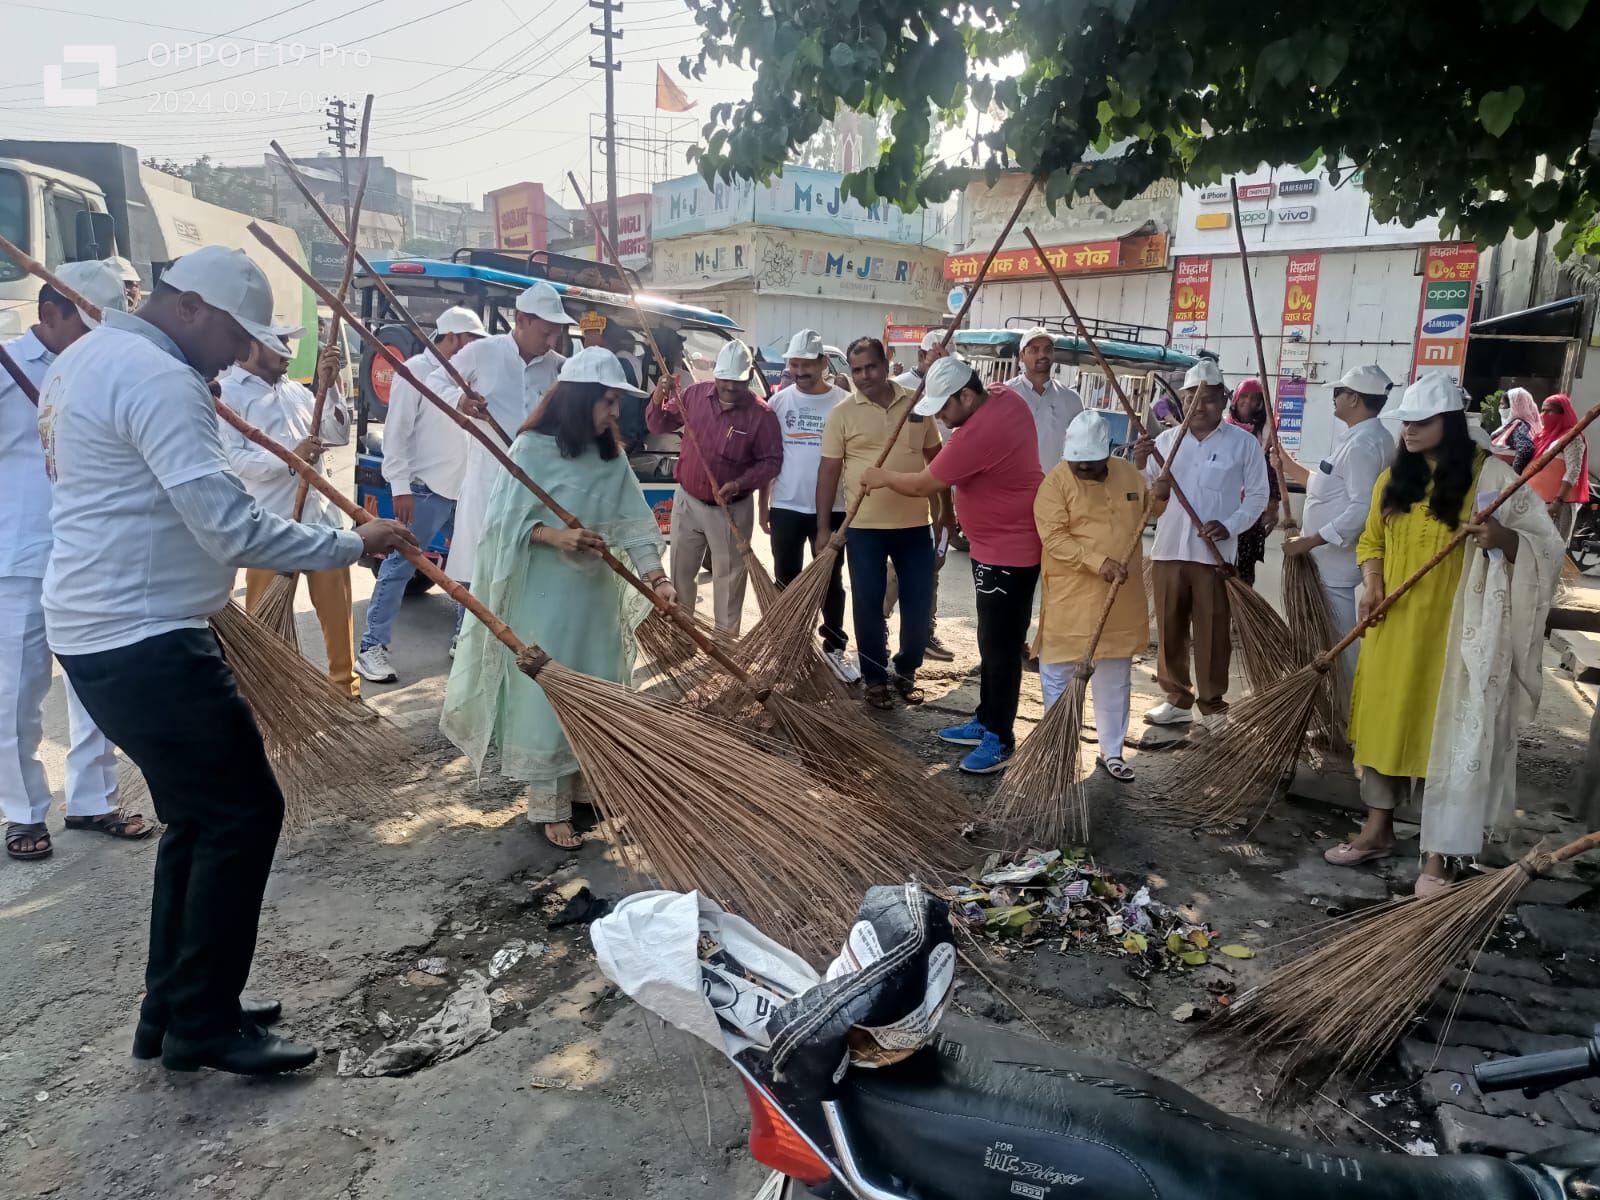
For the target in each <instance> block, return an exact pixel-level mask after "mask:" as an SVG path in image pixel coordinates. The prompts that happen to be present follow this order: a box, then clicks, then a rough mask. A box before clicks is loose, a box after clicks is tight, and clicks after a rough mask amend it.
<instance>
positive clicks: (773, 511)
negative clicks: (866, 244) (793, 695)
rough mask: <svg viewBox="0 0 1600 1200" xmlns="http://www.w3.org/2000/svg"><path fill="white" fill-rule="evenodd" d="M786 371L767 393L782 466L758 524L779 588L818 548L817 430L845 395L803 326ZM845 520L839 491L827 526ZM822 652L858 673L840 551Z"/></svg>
mask: <svg viewBox="0 0 1600 1200" xmlns="http://www.w3.org/2000/svg"><path fill="white" fill-rule="evenodd" d="M786 357H787V359H788V366H789V374H790V375H791V376H792V377H793V378H794V382H793V383H792V384H790V385H789V386H788V387H786V388H784V389H783V390H782V391H780V392H778V393H777V394H776V395H774V396H773V397H772V400H771V402H770V403H769V407H770V408H771V409H772V412H773V415H774V416H776V417H777V418H778V428H779V429H780V430H781V431H782V435H783V466H782V467H780V468H779V469H778V477H777V478H776V479H774V480H772V481H771V482H769V483H767V484H764V485H763V486H762V488H761V528H762V531H763V532H765V533H766V534H767V535H768V536H769V537H771V538H772V575H773V578H774V579H775V580H776V581H777V584H778V586H779V587H780V588H782V587H786V586H788V584H789V582H790V580H792V579H794V577H795V576H796V575H798V574H800V569H801V567H803V566H804V565H805V553H806V548H807V547H808V546H810V547H811V548H812V554H813V556H815V553H816V547H815V543H814V541H813V539H814V538H815V537H816V535H817V472H818V471H819V470H820V468H821V467H822V427H823V426H824V425H826V424H827V423H828V414H829V413H831V412H832V411H833V410H834V408H835V407H837V406H838V404H839V403H840V401H842V400H844V399H845V398H846V397H848V396H849V395H850V393H849V392H847V391H845V390H844V389H843V388H841V387H836V386H834V384H833V383H832V382H831V381H830V380H829V378H828V375H829V371H828V356H827V354H826V352H825V351H824V350H823V348H822V335H821V334H820V333H818V332H817V331H816V330H815V329H802V330H801V331H800V332H799V333H797V334H795V335H794V337H793V338H791V339H790V341H789V350H788V353H787V355H786ZM843 524H844V488H843V487H841V488H840V489H839V492H838V495H837V496H836V498H835V499H834V502H833V514H832V516H831V518H830V521H829V528H831V529H837V528H839V526H840V525H843ZM817 632H818V633H819V634H820V635H821V637H822V653H823V657H824V658H826V659H827V660H828V665H829V666H830V667H832V668H833V672H834V674H835V675H837V676H838V677H839V678H840V679H842V680H843V681H844V682H845V683H854V682H856V681H857V680H858V679H860V678H861V672H860V671H858V670H857V669H856V668H855V667H854V666H853V665H852V664H851V663H849V662H848V661H846V659H845V656H844V649H845V647H846V646H847V645H849V643H850V639H849V638H848V637H846V636H845V632H844V555H842V554H841V555H839V556H838V559H837V561H836V562H835V563H834V564H833V578H832V579H831V580H829V582H828V594H827V596H826V597H825V598H824V599H823V602H822V627H821V628H820V629H819V630H818V631H817Z"/></svg>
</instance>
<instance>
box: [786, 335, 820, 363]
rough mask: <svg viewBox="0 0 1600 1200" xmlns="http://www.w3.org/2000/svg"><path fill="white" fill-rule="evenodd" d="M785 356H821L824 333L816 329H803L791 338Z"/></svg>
mask: <svg viewBox="0 0 1600 1200" xmlns="http://www.w3.org/2000/svg"><path fill="white" fill-rule="evenodd" d="M784 357H785V358H821V357H822V335H821V334H820V333H818V332H817V331H816V330H815V329H802V330H801V331H800V332H799V333H797V334H795V335H794V336H793V337H792V338H790V339H789V349H788V350H787V351H786V352H785V353H784Z"/></svg>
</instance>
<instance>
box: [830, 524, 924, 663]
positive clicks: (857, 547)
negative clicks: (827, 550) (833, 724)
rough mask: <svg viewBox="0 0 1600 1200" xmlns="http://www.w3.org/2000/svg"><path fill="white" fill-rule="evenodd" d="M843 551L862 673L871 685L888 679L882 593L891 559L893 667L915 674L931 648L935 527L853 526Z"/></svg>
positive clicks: (887, 638)
mask: <svg viewBox="0 0 1600 1200" xmlns="http://www.w3.org/2000/svg"><path fill="white" fill-rule="evenodd" d="M844 549H845V557H846V558H847V559H848V561H849V563H850V605H851V611H852V614H853V615H854V617H855V626H856V649H857V651H858V652H859V653H860V656H861V677H862V678H863V679H864V680H865V681H866V683H867V684H868V686H871V685H872V684H877V683H887V682H888V681H889V623H888V622H887V621H886V620H885V619H884V616H883V596H884V591H885V590H886V589H887V587H888V583H889V563H891V562H892V563H894V573H895V575H896V576H897V577H898V578H899V581H900V653H899V654H896V655H895V656H894V664H893V665H894V670H895V673H896V674H897V675H903V676H905V677H906V678H908V679H910V678H912V677H914V676H915V675H916V673H917V668H918V667H920V666H922V654H923V651H925V650H926V649H927V648H928V622H929V619H930V618H931V617H932V616H933V532H932V530H930V529H929V527H928V526H926V525H918V526H915V527H913V528H911V529H851V530H849V531H848V532H847V533H846V534H845V542H844Z"/></svg>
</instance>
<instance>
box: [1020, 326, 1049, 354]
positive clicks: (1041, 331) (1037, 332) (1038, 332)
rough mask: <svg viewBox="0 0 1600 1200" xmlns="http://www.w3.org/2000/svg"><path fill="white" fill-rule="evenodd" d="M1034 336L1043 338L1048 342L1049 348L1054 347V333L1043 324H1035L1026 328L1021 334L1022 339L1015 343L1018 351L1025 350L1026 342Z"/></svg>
mask: <svg viewBox="0 0 1600 1200" xmlns="http://www.w3.org/2000/svg"><path fill="white" fill-rule="evenodd" d="M1035 338H1044V339H1045V341H1047V342H1049V343H1050V346H1051V349H1054V348H1055V344H1056V335H1055V334H1053V333H1051V332H1050V331H1049V330H1048V329H1046V328H1045V327H1044V326H1043V325H1035V326H1034V327H1033V328H1032V329H1030V330H1028V332H1027V333H1025V334H1023V335H1022V340H1021V341H1020V342H1018V343H1017V349H1018V350H1019V351H1021V350H1026V349H1027V348H1028V343H1029V342H1031V341H1033V340H1034V339H1035Z"/></svg>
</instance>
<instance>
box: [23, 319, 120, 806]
mask: <svg viewBox="0 0 1600 1200" xmlns="http://www.w3.org/2000/svg"><path fill="white" fill-rule="evenodd" d="M6 352H7V353H8V354H9V355H10V356H11V358H12V359H13V360H15V361H16V363H17V365H18V366H19V367H21V368H22V373H23V374H24V375H26V376H27V377H28V378H29V379H30V380H31V381H32V382H33V384H34V386H35V387H36V388H37V386H38V384H39V382H40V380H42V379H43V378H44V374H45V370H46V368H48V367H49V366H50V364H51V363H52V362H53V361H55V355H53V354H51V353H50V351H49V350H48V349H46V348H45V345H44V343H43V342H41V341H40V340H39V339H38V338H37V337H35V336H34V334H33V333H32V332H31V331H30V332H28V333H25V334H23V335H22V336H21V337H20V338H17V339H16V340H15V341H12V342H10V343H8V344H7V346H6ZM49 558H50V479H49V476H48V475H47V474H46V472H45V459H44V446H43V444H42V443H41V442H40V440H39V410H38V409H37V408H35V407H34V405H33V402H32V401H31V400H29V399H28V398H27V397H26V396H25V395H23V393H22V391H21V389H20V388H18V387H17V385H16V384H15V383H14V382H13V381H12V379H11V377H10V376H9V375H8V374H6V373H5V372H3V371H0V813H3V814H4V816H5V819H6V820H7V821H14V822H17V823H18V824H23V825H38V824H42V823H43V822H44V819H45V816H46V814H47V813H48V812H49V811H50V785H49V782H48V781H47V780H46V778H45V771H44V766H43V764H42V763H41V762H40V761H39V746H40V743H41V742H42V741H43V740H44V701H45V696H46V695H47V694H48V693H49V691H50V678H51V663H52V660H51V657H50V647H49V646H48V645H47V644H46V643H45V628H44V608H43V607H42V605H41V603H40V593H41V590H42V588H43V585H44V570H45V564H46V563H47V562H48V561H49ZM63 682H65V681H63ZM66 690H67V737H68V748H67V764H66V765H67V771H66V775H67V778H66V785H67V787H66V791H67V814H68V815H69V816H74V817H93V816H99V815H100V814H102V813H108V812H114V811H115V810H116V807H117V758H116V750H115V749H114V748H113V747H112V745H111V743H110V742H108V741H107V740H106V738H105V735H104V734H102V733H101V732H100V730H99V729H98V728H96V727H95V724H94V721H93V720H92V719H91V718H90V716H89V714H88V713H87V712H85V711H84V708H83V705H82V704H80V703H79V702H78V697H77V695H76V694H75V693H74V692H73V690H72V685H71V684H67V685H66Z"/></svg>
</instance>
